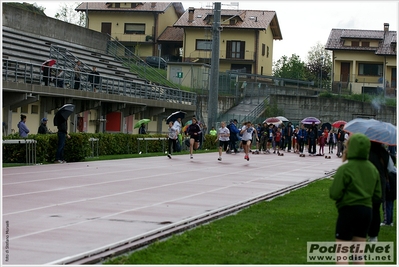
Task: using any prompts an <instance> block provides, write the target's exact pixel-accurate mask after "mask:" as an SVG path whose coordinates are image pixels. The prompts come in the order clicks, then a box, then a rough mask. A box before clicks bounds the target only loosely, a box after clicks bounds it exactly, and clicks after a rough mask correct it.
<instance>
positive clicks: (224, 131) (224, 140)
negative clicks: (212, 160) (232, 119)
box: [215, 121, 230, 161]
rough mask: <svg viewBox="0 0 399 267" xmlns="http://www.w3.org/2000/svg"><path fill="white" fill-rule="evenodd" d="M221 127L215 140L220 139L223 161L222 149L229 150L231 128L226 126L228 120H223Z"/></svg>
mask: <svg viewBox="0 0 399 267" xmlns="http://www.w3.org/2000/svg"><path fill="white" fill-rule="evenodd" d="M220 126H221V127H220V128H219V130H218V134H217V138H216V140H215V142H217V141H218V140H219V158H218V160H219V161H222V151H223V149H224V151H226V150H227V147H228V145H229V143H230V130H229V129H228V128H227V127H226V122H224V121H222V122H221V123H220Z"/></svg>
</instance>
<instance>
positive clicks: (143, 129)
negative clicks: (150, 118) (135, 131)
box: [139, 123, 147, 134]
mask: <svg viewBox="0 0 399 267" xmlns="http://www.w3.org/2000/svg"><path fill="white" fill-rule="evenodd" d="M139 134H147V131H146V130H145V124H144V123H142V124H141V126H140V128H139Z"/></svg>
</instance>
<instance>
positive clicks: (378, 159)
mask: <svg viewBox="0 0 399 267" xmlns="http://www.w3.org/2000/svg"><path fill="white" fill-rule="evenodd" d="M369 161H371V163H373V165H374V166H375V167H376V168H377V170H378V172H379V175H380V184H381V190H382V195H381V198H379V199H378V200H376V201H373V220H372V221H371V225H370V229H369V232H368V235H369V240H370V241H371V242H377V241H378V234H379V233H380V224H381V213H380V208H381V203H383V202H384V201H385V193H386V180H387V177H388V161H389V153H388V151H387V150H386V149H385V148H384V147H383V146H382V144H380V143H377V142H373V141H371V147H370V154H369Z"/></svg>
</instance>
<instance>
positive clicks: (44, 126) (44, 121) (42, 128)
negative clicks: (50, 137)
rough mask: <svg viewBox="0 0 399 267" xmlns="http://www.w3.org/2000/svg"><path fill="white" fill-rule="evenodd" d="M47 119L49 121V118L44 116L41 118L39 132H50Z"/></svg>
mask: <svg viewBox="0 0 399 267" xmlns="http://www.w3.org/2000/svg"><path fill="white" fill-rule="evenodd" d="M47 121H48V120H47V118H43V119H42V120H41V123H40V126H39V129H38V130H37V133H38V134H48V133H49V130H48V128H47Z"/></svg>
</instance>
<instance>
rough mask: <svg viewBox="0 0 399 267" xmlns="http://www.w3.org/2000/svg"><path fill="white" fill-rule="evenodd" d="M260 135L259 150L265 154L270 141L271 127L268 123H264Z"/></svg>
mask: <svg viewBox="0 0 399 267" xmlns="http://www.w3.org/2000/svg"><path fill="white" fill-rule="evenodd" d="M259 135H260V146H259V150H260V151H263V153H266V151H267V140H268V139H269V126H268V125H267V123H266V122H264V123H263V126H262V127H261V128H260V131H259Z"/></svg>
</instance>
